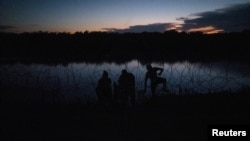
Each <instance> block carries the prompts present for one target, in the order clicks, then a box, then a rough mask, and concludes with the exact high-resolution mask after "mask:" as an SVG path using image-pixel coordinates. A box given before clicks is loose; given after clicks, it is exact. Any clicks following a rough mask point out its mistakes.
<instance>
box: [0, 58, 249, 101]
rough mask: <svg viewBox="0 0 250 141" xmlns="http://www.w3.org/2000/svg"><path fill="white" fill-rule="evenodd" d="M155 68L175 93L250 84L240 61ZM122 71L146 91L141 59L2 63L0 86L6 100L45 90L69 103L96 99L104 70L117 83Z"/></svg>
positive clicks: (144, 70)
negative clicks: (158, 69)
mask: <svg viewBox="0 0 250 141" xmlns="http://www.w3.org/2000/svg"><path fill="white" fill-rule="evenodd" d="M152 66H153V67H161V68H164V71H163V73H162V75H161V77H164V78H166V79H167V86H168V89H169V90H170V92H171V93H175V94H187V93H201V94H202V93H209V92H212V93H213V92H219V91H231V92H237V91H238V90H239V89H241V88H242V87H244V86H249V85H250V66H249V65H247V64H244V63H240V62H211V63H190V62H188V61H184V62H174V63H168V62H165V63H157V62H153V63H152ZM122 69H126V70H127V71H129V72H131V73H133V74H134V76H135V80H136V91H137V92H138V93H139V92H140V91H142V90H143V88H144V77H145V74H146V66H145V64H141V63H140V62H139V61H137V60H132V61H130V62H127V63H125V64H116V63H102V64H96V63H84V62H83V63H70V64H68V65H45V64H30V65H25V64H21V63H19V64H2V65H0V80H1V82H0V84H1V88H2V90H3V93H4V94H3V95H2V98H5V97H8V95H12V97H11V98H13V97H15V96H16V95H15V94H13V93H17V92H20V93H19V94H18V98H19V99H22V97H25V95H26V91H29V92H27V93H29V95H30V93H34V95H36V93H40V94H41V91H42V92H43V93H48V94H55V95H56V98H58V99H59V97H61V99H67V100H69V101H70V100H76V99H96V95H95V88H96V85H97V82H98V79H99V78H100V77H101V76H102V72H103V70H106V71H107V72H108V73H109V77H110V78H111V79H112V82H113V83H117V80H118V78H119V76H120V74H121V71H122ZM149 84H150V82H148V86H147V87H148V90H147V92H146V94H145V95H146V96H149V97H150V91H149V90H150V88H149V87H150V85H149ZM161 87H162V86H161V85H159V86H158V87H157V92H158V94H159V95H160V94H162V93H161ZM10 89H11V90H10ZM14 89H16V90H14ZM19 89H20V90H19ZM43 93H42V94H43ZM13 95H14V96H13Z"/></svg>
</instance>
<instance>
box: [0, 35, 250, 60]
mask: <svg viewBox="0 0 250 141" xmlns="http://www.w3.org/2000/svg"><path fill="white" fill-rule="evenodd" d="M249 39H250V30H244V31H242V32H231V33H218V34H210V35H207V34H202V33H201V32H192V33H186V32H177V31H175V30H171V31H166V32H164V33H158V32H143V33H123V34H119V33H107V32H88V31H85V32H76V33H74V34H70V33H55V32H42V31H39V32H33V33H20V34H16V33H0V41H1V47H0V56H1V57H0V59H1V62H17V61H23V62H25V61H27V62H30V61H32V62H39V61H40V62H53V61H55V62H71V61H74V62H77V61H86V62H95V63H98V62H99V63H101V62H104V61H105V62H116V63H123V62H127V61H130V60H132V59H138V60H139V61H141V62H148V61H169V62H171V61H182V60H183V61H184V60H188V61H220V60H233V61H235V60H240V61H249V57H248V56H249V53H250V48H249V46H250V43H249Z"/></svg>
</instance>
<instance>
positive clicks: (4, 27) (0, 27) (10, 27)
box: [0, 25, 16, 31]
mask: <svg viewBox="0 0 250 141" xmlns="http://www.w3.org/2000/svg"><path fill="white" fill-rule="evenodd" d="M13 28H16V27H14V26H10V25H0V31H5V30H9V29H13Z"/></svg>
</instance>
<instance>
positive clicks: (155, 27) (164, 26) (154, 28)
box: [102, 23, 175, 33]
mask: <svg viewBox="0 0 250 141" xmlns="http://www.w3.org/2000/svg"><path fill="white" fill-rule="evenodd" d="M174 26H175V24H173V23H155V24H148V25H134V26H130V27H129V28H125V29H117V28H103V29H102V30H104V31H107V32H119V33H125V32H133V33H140V32H164V31H166V30H168V29H171V28H174Z"/></svg>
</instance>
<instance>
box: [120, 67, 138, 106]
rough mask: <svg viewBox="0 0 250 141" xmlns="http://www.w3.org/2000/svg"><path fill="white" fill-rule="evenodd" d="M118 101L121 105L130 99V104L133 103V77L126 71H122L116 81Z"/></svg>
mask: <svg viewBox="0 0 250 141" xmlns="http://www.w3.org/2000/svg"><path fill="white" fill-rule="evenodd" d="M118 83H119V93H120V100H121V103H122V104H127V103H128V98H129V97H130V100H131V104H134V102H135V77H134V75H133V74H132V73H129V72H127V70H122V74H121V76H120V77H119V80H118Z"/></svg>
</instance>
